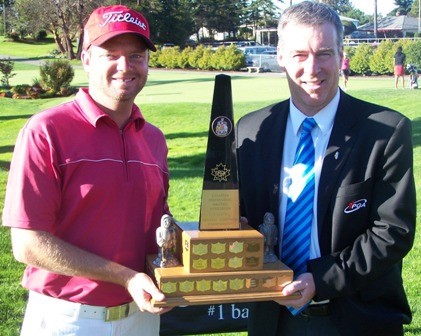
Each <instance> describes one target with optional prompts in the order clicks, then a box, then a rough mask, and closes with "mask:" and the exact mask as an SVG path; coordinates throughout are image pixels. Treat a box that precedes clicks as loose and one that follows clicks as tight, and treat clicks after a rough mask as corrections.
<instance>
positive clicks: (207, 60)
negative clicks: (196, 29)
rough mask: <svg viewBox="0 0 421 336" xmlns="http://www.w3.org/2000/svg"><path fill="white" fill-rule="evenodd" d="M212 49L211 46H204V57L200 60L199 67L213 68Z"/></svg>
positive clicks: (204, 68)
mask: <svg viewBox="0 0 421 336" xmlns="http://www.w3.org/2000/svg"><path fill="white" fill-rule="evenodd" d="M212 53H213V52H212V49H211V48H204V50H203V55H202V57H201V58H200V59H199V60H198V62H197V65H198V68H199V69H202V70H211V69H212V64H211V59H212Z"/></svg>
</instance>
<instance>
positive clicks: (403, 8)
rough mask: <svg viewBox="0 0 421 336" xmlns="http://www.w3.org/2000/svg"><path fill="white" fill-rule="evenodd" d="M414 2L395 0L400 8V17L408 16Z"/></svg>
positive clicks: (398, 10)
mask: <svg viewBox="0 0 421 336" xmlns="http://www.w3.org/2000/svg"><path fill="white" fill-rule="evenodd" d="M413 2H414V0H395V5H396V6H398V9H397V13H399V15H406V14H407V13H408V12H409V11H410V10H411V6H412V3H413Z"/></svg>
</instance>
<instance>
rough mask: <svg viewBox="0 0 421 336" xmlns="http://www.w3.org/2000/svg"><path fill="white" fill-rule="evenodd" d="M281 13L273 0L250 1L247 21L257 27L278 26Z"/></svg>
mask: <svg viewBox="0 0 421 336" xmlns="http://www.w3.org/2000/svg"><path fill="white" fill-rule="evenodd" d="M278 17H279V13H278V10H277V7H276V6H275V5H274V3H273V1H272V0H254V1H248V6H247V9H246V18H245V23H247V24H251V25H252V26H253V27H254V28H255V29H256V28H260V27H263V28H265V27H273V26H276V22H277V19H278Z"/></svg>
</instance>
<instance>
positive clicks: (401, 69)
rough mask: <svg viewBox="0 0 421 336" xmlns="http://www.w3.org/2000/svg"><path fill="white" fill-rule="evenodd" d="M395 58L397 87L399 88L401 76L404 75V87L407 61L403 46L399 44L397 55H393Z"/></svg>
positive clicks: (403, 84) (403, 86)
mask: <svg viewBox="0 0 421 336" xmlns="http://www.w3.org/2000/svg"><path fill="white" fill-rule="evenodd" d="M393 59H394V60H395V67H394V72H395V89H397V88H398V82H399V78H400V77H402V88H405V61H406V55H405V54H404V53H403V51H402V47H401V46H399V47H398V49H397V50H396V53H395V55H394V56H393Z"/></svg>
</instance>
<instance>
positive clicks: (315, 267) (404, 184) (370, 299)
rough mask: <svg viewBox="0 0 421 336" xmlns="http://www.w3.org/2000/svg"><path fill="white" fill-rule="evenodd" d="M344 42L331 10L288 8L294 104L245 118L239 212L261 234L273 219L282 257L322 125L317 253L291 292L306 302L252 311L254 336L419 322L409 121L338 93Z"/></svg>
mask: <svg viewBox="0 0 421 336" xmlns="http://www.w3.org/2000/svg"><path fill="white" fill-rule="evenodd" d="M342 34H343V29H342V24H341V22H340V20H339V17H338V15H337V14H336V12H334V11H333V10H332V9H331V8H330V7H329V6H327V5H324V4H322V3H315V2H309V1H304V2H301V3H299V4H297V5H294V6H292V7H289V8H288V9H287V10H286V11H285V12H284V13H283V15H282V18H281V20H280V22H279V27H278V35H279V46H278V61H279V64H280V65H281V67H282V68H283V69H284V70H285V72H286V76H287V80H288V84H289V88H290V93H291V99H289V100H286V101H283V102H280V103H278V104H274V105H272V106H269V107H266V108H263V109H261V110H259V111H256V112H253V113H251V114H248V115H246V116H244V117H243V118H241V119H240V121H239V122H238V126H237V141H238V145H237V146H238V147H237V151H238V169H239V179H240V199H241V212H242V216H244V217H246V218H247V219H248V222H249V224H250V225H252V226H253V227H255V228H257V227H258V225H259V224H260V223H261V221H262V218H263V216H264V214H265V213H266V212H272V213H273V214H274V216H275V219H276V224H277V225H278V227H279V232H280V236H279V243H278V247H277V251H278V253H279V255H280V256H281V255H282V254H281V253H282V239H283V228H284V224H285V223H284V218H285V213H286V209H287V207H286V204H287V199H288V197H289V194H290V193H291V188H292V185H293V184H294V182H293V181H294V176H292V172H293V171H294V169H293V168H294V163H293V161H294V153H295V149H296V147H297V143H298V142H299V133H300V132H299V130H300V129H301V122H302V121H303V120H304V119H306V118H313V119H314V120H315V121H316V123H317V125H316V126H315V128H314V129H313V130H312V131H311V137H312V140H313V142H314V147H315V163H314V174H315V187H314V189H315V196H314V207H313V215H312V220H311V239H310V240H311V242H310V253H309V254H310V256H309V260H308V261H307V264H306V267H307V270H306V271H305V272H304V273H302V274H299V275H298V276H296V277H295V278H294V281H293V282H292V283H290V284H288V285H287V286H286V287H285V288H284V290H283V293H284V294H286V295H289V294H292V293H297V292H299V293H301V298H300V299H294V300H293V299H289V300H285V301H279V302H278V303H277V302H274V301H271V302H259V303H254V304H252V308H251V311H250V318H249V335H267V336H270V335H294V336H296V335H323V336H326V335H328V336H329V335H341V336H342V335H358V336H363V335H370V336H383V335H402V334H403V324H405V323H409V322H410V321H411V311H410V308H409V305H408V302H407V299H406V295H405V292H404V288H403V285H402V276H401V270H402V259H403V258H404V256H405V255H406V254H407V253H408V252H409V250H410V249H411V247H412V244H413V240H414V231H415V218H416V201H415V183H414V177H413V154H412V141H411V138H412V137H411V123H410V121H409V120H408V119H407V118H406V117H404V116H403V115H401V114H400V113H398V112H395V111H391V110H390V109H387V108H385V107H382V106H378V105H374V104H371V103H368V102H364V101H361V100H358V99H356V98H353V97H351V96H349V95H347V94H346V93H344V92H342V91H341V90H340V89H339V87H338V81H339V68H340V65H341V62H342V58H343V44H342V40H343V36H342ZM294 188H295V187H294ZM285 306H288V307H293V308H296V309H301V310H302V311H301V312H299V313H297V315H295V316H294V315H292V314H291V313H290V311H289V310H288V309H287V308H286V307H285Z"/></svg>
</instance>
